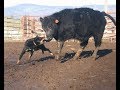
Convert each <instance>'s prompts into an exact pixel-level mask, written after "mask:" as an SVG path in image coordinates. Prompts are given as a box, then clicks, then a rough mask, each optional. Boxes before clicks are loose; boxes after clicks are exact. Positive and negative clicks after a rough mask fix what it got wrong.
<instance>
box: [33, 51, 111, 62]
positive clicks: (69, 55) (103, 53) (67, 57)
mask: <svg viewBox="0 0 120 90" xmlns="http://www.w3.org/2000/svg"><path fill="white" fill-rule="evenodd" d="M111 52H112V49H103V50H99V51H98V54H97V55H98V57H97V58H96V60H98V58H100V57H103V56H106V55H108V54H110V53H111ZM92 54H93V51H83V52H82V53H81V55H80V57H81V58H88V57H90V56H92ZM74 56H75V53H74V52H69V53H65V55H64V56H63V57H62V58H61V63H64V62H66V61H68V60H70V59H72V58H73V57H74ZM51 59H55V57H54V56H46V57H43V58H40V59H39V60H32V61H31V62H35V61H37V62H40V61H47V60H51Z"/></svg>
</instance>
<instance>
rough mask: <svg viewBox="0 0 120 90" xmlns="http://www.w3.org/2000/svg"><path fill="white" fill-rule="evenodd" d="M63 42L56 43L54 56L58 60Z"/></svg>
mask: <svg viewBox="0 0 120 90" xmlns="http://www.w3.org/2000/svg"><path fill="white" fill-rule="evenodd" d="M63 45H64V42H63V41H61V42H58V50H57V55H56V57H55V58H56V59H57V60H59V59H60V54H61V50H62V48H63Z"/></svg>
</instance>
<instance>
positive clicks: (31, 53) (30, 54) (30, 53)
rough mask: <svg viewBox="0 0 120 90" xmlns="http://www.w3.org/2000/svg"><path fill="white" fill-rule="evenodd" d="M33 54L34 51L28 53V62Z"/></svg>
mask: <svg viewBox="0 0 120 90" xmlns="http://www.w3.org/2000/svg"><path fill="white" fill-rule="evenodd" d="M33 52H34V51H30V52H29V59H28V61H30V59H31V57H32V55H33Z"/></svg>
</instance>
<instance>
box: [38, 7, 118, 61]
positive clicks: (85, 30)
mask: <svg viewBox="0 0 120 90" xmlns="http://www.w3.org/2000/svg"><path fill="white" fill-rule="evenodd" d="M105 16H107V17H109V18H110V19H111V20H112V21H113V23H114V24H115V25H116V22H115V20H114V19H113V18H112V17H111V16H110V15H108V14H106V13H105V12H100V11H97V10H93V9H90V8H75V9H64V10H62V11H60V12H57V13H54V14H52V15H50V16H46V17H44V18H40V21H41V22H42V28H43V29H44V31H45V32H46V36H47V40H48V41H50V40H52V38H55V39H56V40H57V41H58V42H59V48H58V54H57V57H56V59H60V53H61V50H62V48H63V45H64V42H65V41H66V40H68V39H77V40H79V41H80V48H79V49H78V51H77V53H76V54H75V56H74V59H78V57H79V55H80V53H81V52H82V51H83V50H84V48H85V47H86V45H87V44H88V40H89V38H90V37H93V38H94V42H95V50H94V52H93V55H92V56H93V57H94V59H96V58H97V52H98V49H99V47H100V45H101V41H102V37H103V33H104V30H105V25H106V19H105Z"/></svg>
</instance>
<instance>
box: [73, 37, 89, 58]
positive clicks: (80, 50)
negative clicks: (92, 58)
mask: <svg viewBox="0 0 120 90" xmlns="http://www.w3.org/2000/svg"><path fill="white" fill-rule="evenodd" d="M87 44H88V38H85V39H84V40H83V42H81V43H80V48H79V49H78V51H77V53H76V54H75V56H74V58H73V59H74V60H77V59H78V58H79V56H80V54H81V53H82V52H83V50H84V49H85V47H86V46H87ZM80 58H81V57H80Z"/></svg>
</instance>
